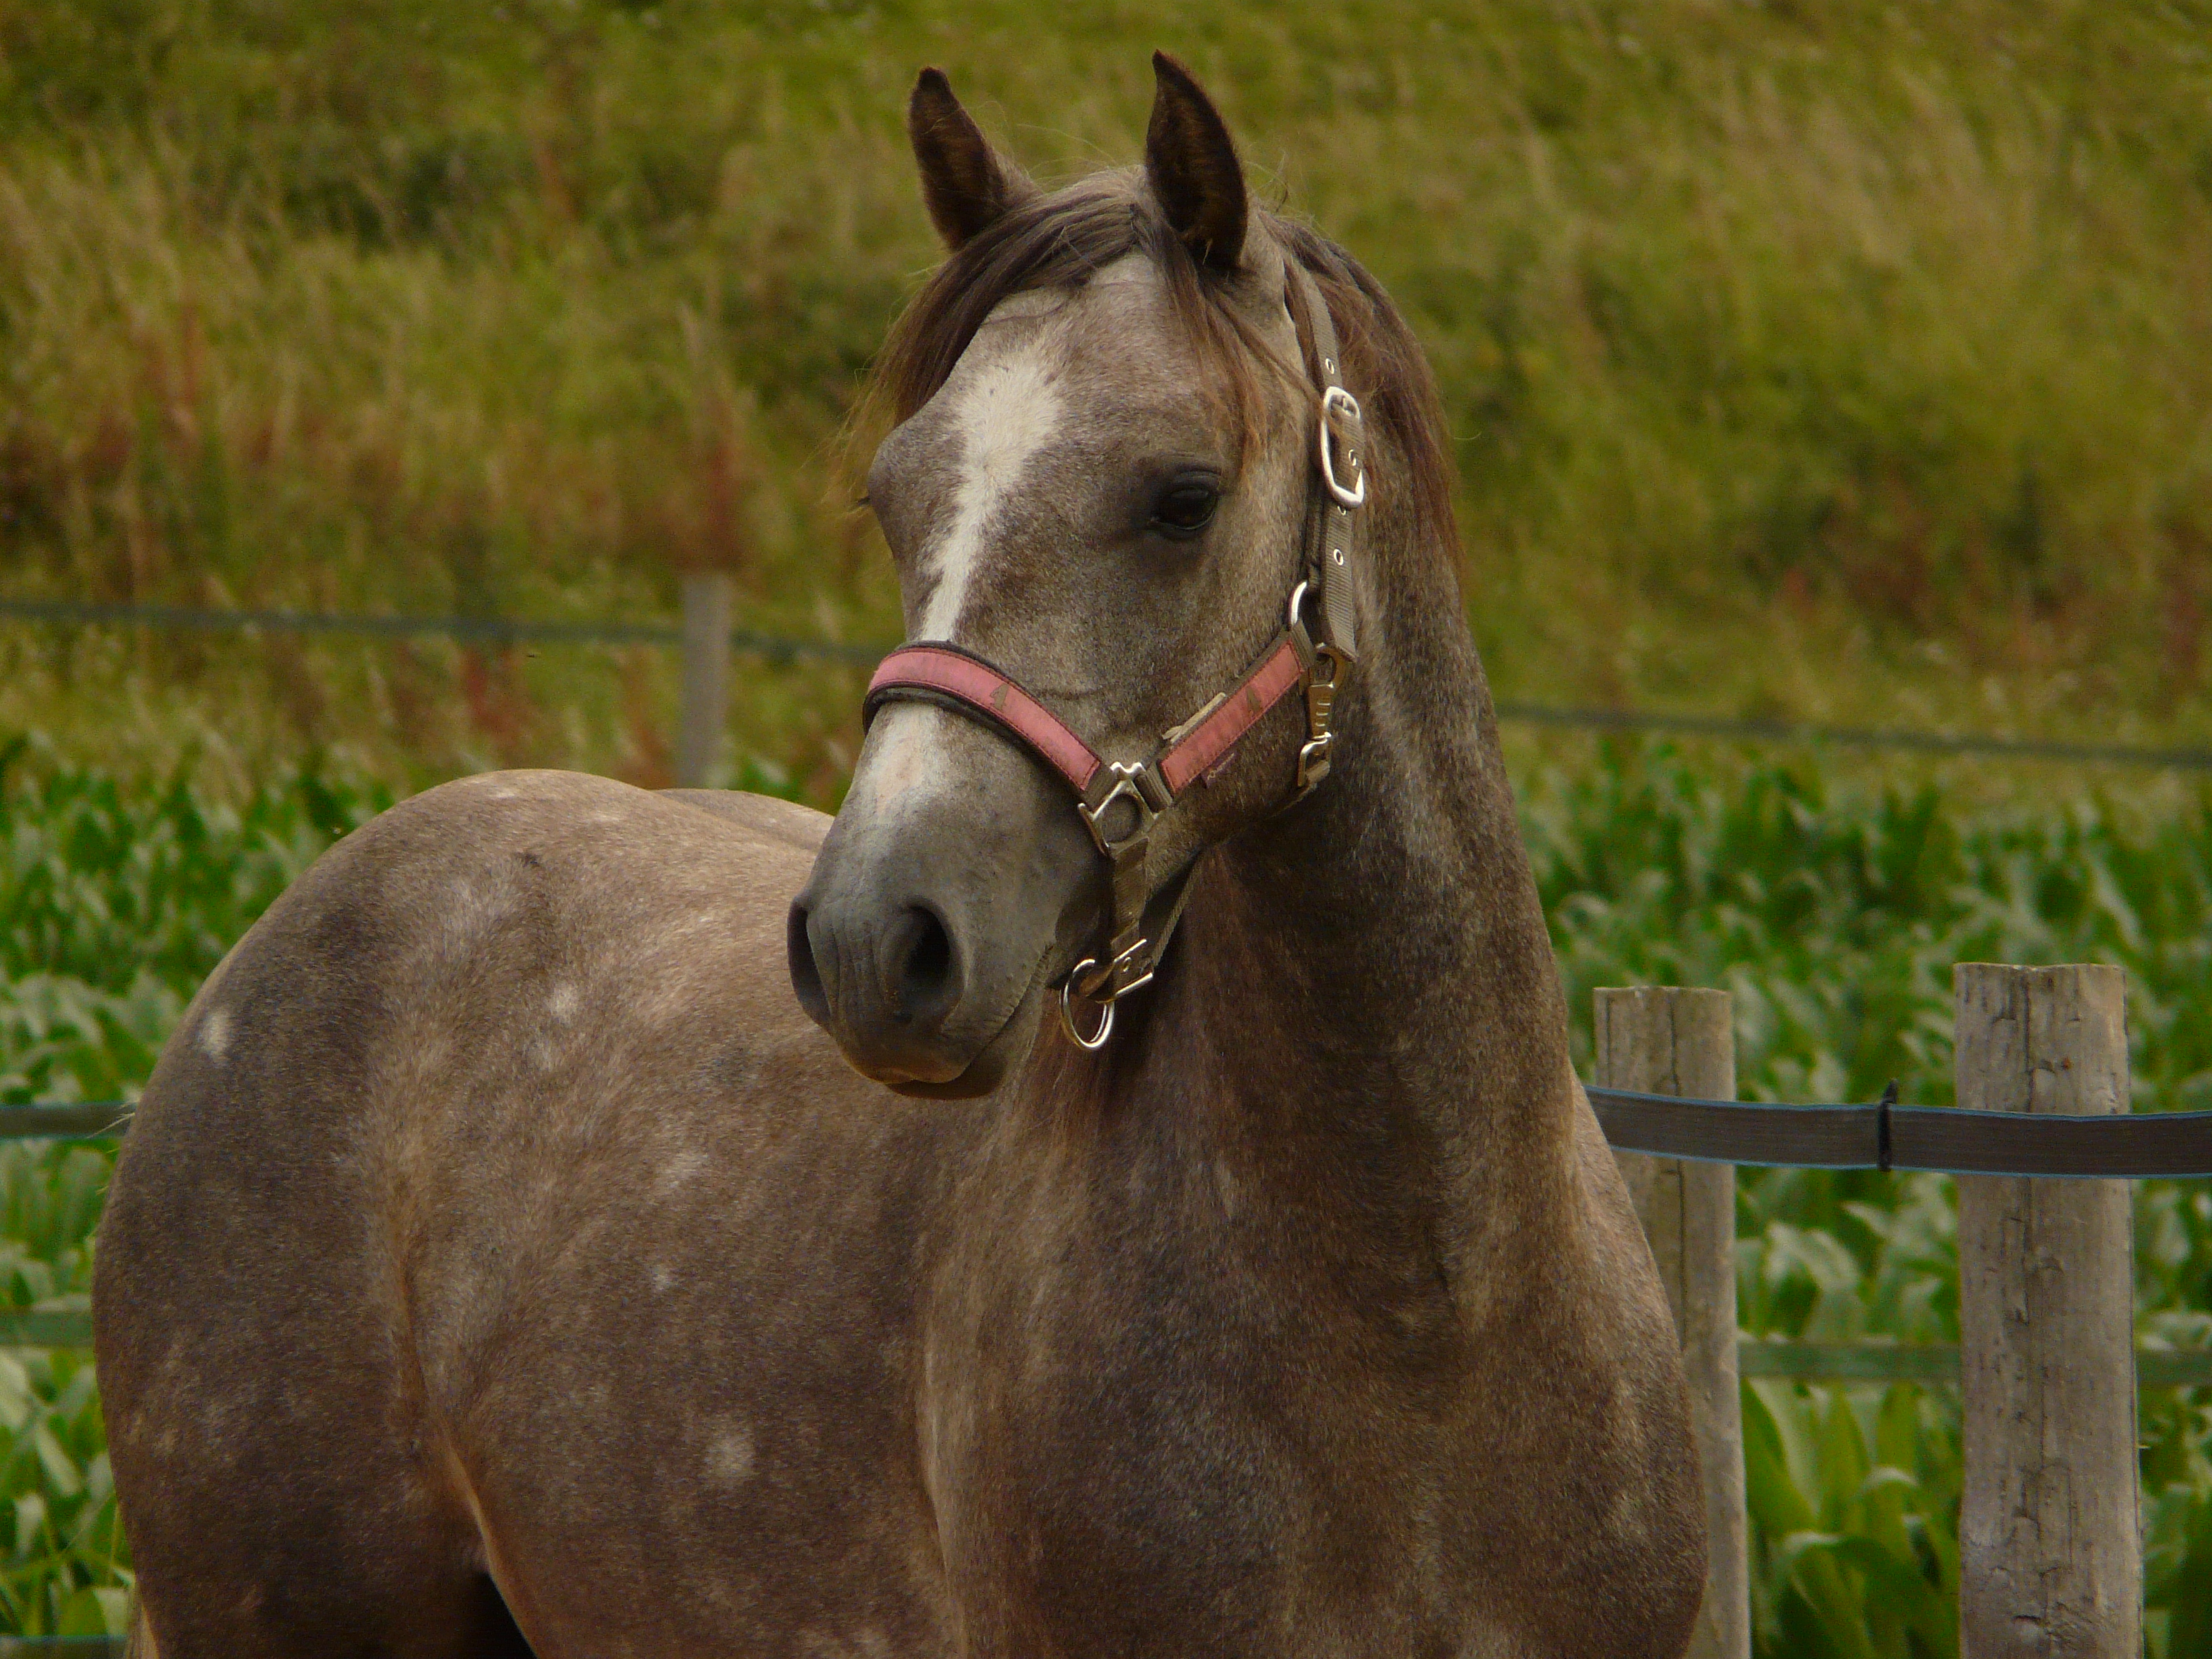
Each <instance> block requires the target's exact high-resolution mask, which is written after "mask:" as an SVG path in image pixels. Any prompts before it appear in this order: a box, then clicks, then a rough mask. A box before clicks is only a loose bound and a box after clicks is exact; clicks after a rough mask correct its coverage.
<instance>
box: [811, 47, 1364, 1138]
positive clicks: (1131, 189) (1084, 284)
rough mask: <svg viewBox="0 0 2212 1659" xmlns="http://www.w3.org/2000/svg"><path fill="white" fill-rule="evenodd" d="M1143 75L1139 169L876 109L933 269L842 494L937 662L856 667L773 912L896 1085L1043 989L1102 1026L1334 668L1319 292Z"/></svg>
mask: <svg viewBox="0 0 2212 1659" xmlns="http://www.w3.org/2000/svg"><path fill="white" fill-rule="evenodd" d="M1154 67H1155V70H1156V73H1157V76H1158V94H1157V98H1156V101H1155V103H1154V105H1153V108H1152V119H1151V124H1150V128H1149V131H1148V133H1147V137H1146V154H1145V161H1144V165H1143V167H1141V168H1132V169H1127V170H1124V171H1116V172H1109V173H1100V174H1097V175H1095V176H1093V177H1091V178H1089V179H1085V180H1083V181H1081V182H1079V183H1078V184H1075V185H1072V186H1070V187H1068V188H1066V189H1065V190H1062V191H1057V192H1052V193H1048V192H1045V191H1041V190H1039V189H1038V188H1037V187H1036V185H1033V184H1032V183H1030V181H1029V180H1028V179H1026V178H1025V177H1024V176H1023V175H1022V174H1021V173H1019V172H1018V171H1017V170H1016V169H1015V168H1013V167H1012V166H1011V165H1009V164H1008V163H1007V162H1006V161H1004V160H1002V159H1001V158H1000V157H999V156H998V155H995V154H994V152H993V151H992V149H991V148H990V147H989V145H988V144H987V143H986V142H985V140H984V138H983V137H982V135H981V132H980V131H978V129H977V128H976V126H975V122H974V121H973V120H972V119H971V118H970V117H969V114H968V113H967V112H966V111H965V110H964V109H963V108H962V107H961V106H960V104H959V103H958V101H957V100H956V99H955V98H954V96H953V94H952V90H951V87H950V86H949V84H947V82H946V81H945V77H944V76H942V75H941V74H939V73H938V72H937V71H935V70H925V71H924V72H923V74H922V76H921V79H920V80H919V82H917V84H916V85H915V89H914V94H913V97H912V100H911V102H910V104H909V106H908V130H909V133H910V135H911V137H912V139H913V143H914V149H915V155H916V157H917V159H918V161H919V162H920V164H921V177H922V187H923V194H924V197H925V198H926V200H927V204H928V207H929V210H930V213H931V216H932V218H933V221H934V222H935V223H936V225H937V227H938V229H939V232H940V233H941V234H942V235H943V237H944V239H945V242H946V243H947V245H948V246H949V247H950V249H951V258H949V259H948V261H947V262H946V264H945V266H944V267H943V268H942V269H941V270H939V272H938V273H937V275H936V276H935V277H934V278H933V281H932V282H931V283H929V284H928V285H927V288H926V289H924V290H923V292H922V293H921V295H919V296H918V297H917V299H916V300H915V303H914V305H913V306H912V307H910V308H909V310H908V313H907V314H906V315H905V317H904V318H903V319H902V321H901V323H900V325H899V326H898V328H897V329H896V331H895V332H894V334H893V337H892V339H891V342H890V345H889V347H888V348H887V349H886V352H885V355H884V359H883V362H882V363H881V364H880V365H879V368H878V392H879V394H880V395H881V397H882V398H883V399H884V402H885V403H886V404H888V405H889V409H890V415H891V416H892V418H893V419H894V420H895V421H896V425H895V427H894V428H893V429H892V430H891V431H890V434H889V435H888V436H887V437H886V438H885V439H884V441H883V443H882V445H881V447H879V449H878V451H877V453H876V456H875V459H874V464H873V465H872V468H871V469H870V471H869V474H868V482H867V500H868V503H869V505H870V507H871V508H872V510H873V512H874V513H875V515H876V518H877V520H878V523H879V524H880V525H881V526H882V528H883V532H884V539H885V540H886V542H887V543H888V544H890V550H891V553H892V556H893V557H894V558H895V559H896V562H897V567H898V574H899V581H900V588H901V592H902V599H903V605H904V611H905V621H906V627H907V632H908V640H909V641H914V642H915V643H916V644H920V643H921V642H930V643H931V644H933V645H934V646H937V647H942V648H941V649H940V650H939V651H936V652H934V653H916V652H915V651H913V650H912V649H911V648H909V650H908V651H906V652H902V653H900V660H904V661H905V662H906V663H907V664H908V665H909V667H913V668H914V669H915V672H913V673H911V674H909V675H908V676H907V678H903V679H902V678H900V677H899V676H898V675H897V674H896V673H894V674H892V675H890V677H889V678H888V680H887V678H886V676H885V675H884V673H879V674H878V683H877V690H876V696H874V697H872V723H871V725H870V727H869V730H868V734H867V738H866V744H865V745H864V747H863V748H862V750H861V753H860V761H859V764H858V766H857V768H856V769H855V771H854V778H853V785H852V789H851V792H850V793H849V794H848V797H847V799H846V801H845V805H844V807H843V810H842V811H840V812H839V813H838V815H837V818H836V824H835V826H834V827H833V828H832V829H831V830H830V832H829V837H828V839H827V841H826V842H824V844H823V848H822V853H821V856H820V859H819V860H818V861H817V864H816V866H815V867H814V872H813V875H812V878H811V880H810V881H809V882H808V884H807V885H806V888H805V891H804V892H802V893H801V894H800V895H799V898H798V899H797V901H796V902H794V903H793V906H792V909H791V917H790V927H789V949H790V962H791V975H792V981H793V987H794V988H795V990H796V991H797V994H798V996H799V1001H800V1002H801V1004H802V1005H803V1006H805V1009H806V1012H808V1013H809V1014H810V1015H811V1017H812V1018H814V1019H815V1020H816V1021H817V1023H818V1024H821V1025H822V1026H823V1028H825V1029H826V1030H828V1031H829V1033H830V1034H831V1035H832V1036H835V1037H836V1040H837V1042H838V1043H839V1045H840V1046H841V1048H842V1050H843V1052H844V1054H845V1055H846V1057H847V1059H848V1060H850V1062H851V1063H852V1064H853V1065H854V1066H855V1067H857V1068H858V1069H859V1070H860V1071H861V1072H862V1073H865V1074H866V1075H867V1076H869V1077H871V1078H873V1079H877V1080H878V1081H880V1082H882V1083H884V1084H887V1085H890V1086H891V1087H892V1088H895V1089H897V1090H899V1091H902V1092H905V1093H908V1094H915V1095H925V1096H941V1097H960V1096H975V1095H981V1094H985V1093H987V1092H989V1091H991V1090H993V1089H994V1088H995V1087H997V1086H998V1085H999V1084H1000V1082H1001V1081H1002V1080H1003V1079H1006V1077H1007V1076H1008V1075H1009V1073H1011V1072H1012V1070H1013V1069H1015V1068H1016V1067H1017V1066H1018V1065H1019V1064H1020V1063H1021V1062H1022V1061H1023V1060H1024V1059H1025V1057H1026V1056H1027V1055H1028V1054H1029V1052H1030V1048H1031V1047H1032V1045H1033V1043H1034V1042H1035V1040H1036V1035H1037V1032H1038V1030H1039V1026H1040V1021H1041V1015H1042V1012H1043V1010H1044V1009H1045V1007H1046V1006H1047V1003H1048V999H1050V998H1051V997H1052V996H1053V995H1054V989H1055V987H1058V989H1059V991H1060V994H1061V996H1062V998H1063V1003H1062V1006H1063V1008H1064V1007H1065V1006H1066V1002H1065V998H1066V994H1068V993H1069V992H1070V991H1071V990H1075V991H1079V992H1081V994H1083V995H1084V996H1085V997H1091V998H1094V999H1096V1000H1100V1001H1103V1002H1104V1003H1105V1004H1106V1008H1105V1011H1104V1012H1105V1018H1110V1015H1111V1000H1112V998H1113V997H1115V996H1116V995H1119V994H1122V992H1124V991H1125V990H1127V989H1129V988H1133V984H1134V983H1141V977H1140V975H1139V969H1141V973H1142V974H1144V975H1148V974H1149V973H1150V971H1151V967H1152V961H1153V960H1154V959H1156V957H1157V954H1158V949H1159V948H1160V946H1161V945H1162V943H1163V942H1164V936H1165V933H1166V932H1167V931H1169V930H1170V929H1171V928H1172V926H1173V900H1174V896H1176V895H1177V894H1179V892H1180V890H1181V885H1182V880H1183V879H1184V878H1185V877H1186V876H1187V874H1188V870H1189V868H1190V866H1191V865H1192V864H1193V863H1194V860H1196V859H1197V858H1198V856H1199V855H1200V854H1201V853H1202V852H1204V851H1205V849H1206V848H1207V847H1209V846H1211V845H1212V844H1214V843H1215V842H1218V841H1220V840H1222V839H1224V838H1225V837H1226V836H1229V835H1231V834H1233V833H1234V832H1235V831H1236V830H1237V829H1239V828H1240V827H1242V826H1244V825H1246V824H1249V823H1253V822H1255V821H1256V820H1258V819H1260V818H1261V817H1266V816H1267V815H1268V814H1269V813H1271V812H1273V811H1276V810H1278V809H1279V808H1280V807H1282V806H1283V805H1285V803H1286V802H1288V801H1290V800H1291V799H1294V798H1295V797H1296V796H1297V795H1298V794H1299V793H1301V787H1302V786H1304V787H1310V785H1311V784H1312V783H1313V782H1314V781H1316V779H1317V777H1318V775H1319V774H1320V771H1321V769H1322V767H1321V765H1320V764H1318V763H1316V755H1315V753H1314V751H1315V750H1316V749H1319V750H1322V751H1323V753H1324V754H1325V750H1326V748H1327V739H1328V733H1327V732H1326V730H1325V726H1326V702H1327V698H1328V696H1332V695H1333V688H1332V687H1331V686H1330V684H1329V682H1331V681H1333V679H1334V675H1335V673H1336V671H1338V669H1339V668H1340V666H1341V664H1342V661H1343V659H1345V658H1346V657H1347V656H1348V655H1349V652H1348V649H1346V643H1347V642H1346V641H1344V640H1343V639H1341V638H1339V639H1337V640H1336V641H1335V642H1334V644H1335V647H1336V648H1335V650H1334V653H1332V650H1331V646H1330V641H1329V640H1328V627H1327V626H1326V623H1325V619H1324V618H1323V617H1322V614H1321V599H1322V594H1321V586H1322V584H1321V581H1320V569H1321V567H1320V566H1319V565H1317V564H1316V563H1315V562H1314V560H1315V558H1316V549H1317V547H1319V546H1320V545H1321V544H1322V538H1321V533H1320V532H1319V531H1318V530H1317V528H1316V526H1318V525H1319V523H1320V520H1321V519H1322V517H1325V516H1326V512H1325V509H1326V507H1327V505H1328V503H1327V502H1326V501H1323V500H1322V498H1321V497H1320V496H1319V495H1317V494H1316V490H1317V489H1318V485H1317V483H1316V472H1317V469H1316V459H1315V458H1316V432H1317V430H1318V431H1321V432H1322V433H1323V434H1324V435H1325V434H1326V433H1327V431H1328V423H1329V416H1328V413H1327V412H1326V411H1327V408H1328V404H1327V403H1326V400H1323V401H1322V403H1321V404H1318V405H1317V401H1316V399H1317V394H1318V392H1319V391H1320V390H1321V389H1322V388H1321V387H1317V386H1316V380H1317V379H1318V380H1322V381H1323V382H1324V383H1326V382H1328V380H1329V379H1330V378H1331V377H1333V376H1334V373H1335V367H1336V366H1335V364H1334V360H1333V357H1331V356H1329V354H1328V352H1325V351H1323V350H1322V346H1323V345H1328V344H1331V343H1333V341H1334V333H1333V325H1332V324H1331V323H1330V322H1329V320H1328V315H1327V306H1326V301H1325V300H1324V299H1323V298H1322V294H1321V290H1320V289H1319V288H1318V287H1317V286H1316V283H1314V281H1313V279H1312V277H1311V276H1310V275H1309V274H1306V273H1305V272H1304V268H1303V267H1302V266H1301V265H1300V264H1299V263H1298V261H1297V257H1296V253H1295V250H1294V247H1293V240H1292V239H1293V238H1294V237H1295V236H1296V235H1297V233H1295V232H1293V231H1292V230H1291V228H1289V227H1288V226H1286V225H1285V223H1284V222H1281V221H1279V220H1278V219H1276V218H1275V217H1274V216H1273V215H1270V214H1268V213H1266V212H1265V211H1263V210H1257V209H1255V208H1254V207H1253V206H1252V205H1251V204H1250V202H1249V197H1248V194H1247V191H1246V187H1245V182H1244V175H1243V167H1242V165H1241V164H1240V162H1239V161H1238V160H1237V151H1236V148H1235V146H1234V144H1233V143H1232V141H1231V137H1230V135H1229V132H1228V129H1227V128H1226V126H1225V125H1224V123H1223V121H1222V119H1221V117H1220V116H1219V114H1218V112H1216V111H1215V109H1214V107H1213V106H1212V104H1211V103H1210V102H1209V101H1208V100H1207V99H1206V94H1204V93H1203V92H1202V91H1201V90H1200V88H1199V87H1198V86H1197V84H1196V83H1195V82H1194V81H1193V80H1192V79H1191V78H1190V76H1189V75H1188V73H1187V72H1186V71H1185V70H1183V69H1182V67H1181V66H1180V65H1179V64H1176V63H1175V61H1174V60H1173V59H1171V58H1167V57H1166V56H1164V54H1163V55H1159V56H1157V57H1156V58H1155V59H1154ZM1309 240H1313V239H1310V238H1309ZM1316 313H1320V315H1319V317H1318V319H1316ZM1316 321H1318V325H1319V326H1318V332H1316ZM1301 322H1304V324H1305V325H1306V326H1305V328H1304V331H1303V332H1302V331H1301V327H1300V324H1301ZM1335 395H1336V396H1338V397H1339V398H1340V406H1341V407H1344V408H1348V409H1349V410H1350V411H1351V416H1350V418H1351V419H1352V421H1353V422H1356V421H1357V418H1358V406H1357V404H1356V402H1354V401H1353V400H1352V398H1350V397H1349V396H1348V395H1346V394H1344V393H1343V392H1342V390H1341V389H1340V388H1339V389H1338V391H1337V392H1336V394H1335ZM1317 407H1319V408H1321V409H1322V411H1323V412H1322V413H1321V414H1320V415H1318V416H1317V414H1316V409H1317ZM1338 436H1339V438H1340V439H1342V438H1343V436H1344V435H1343V434H1342V433H1340V434H1339V435H1338ZM1322 453H1323V454H1328V453H1330V452H1329V451H1328V447H1327V445H1326V443H1324V445H1323V447H1322ZM1334 453H1335V454H1336V455H1338V456H1339V457H1340V458H1341V459H1342V465H1343V468H1344V471H1345V473H1346V477H1350V476H1352V471H1353V469H1355V468H1356V467H1357V466H1358V464H1359V463H1358V459H1357V455H1356V449H1353V448H1352V447H1349V446H1348V445H1343V444H1340V447H1339V448H1338V449H1337V450H1336V451H1335V452H1334ZM1329 483H1330V484H1331V487H1333V488H1338V490H1339V494H1340V495H1341V496H1342V498H1343V499H1344V500H1345V501H1356V499H1357V497H1356V496H1355V495H1353V494H1352V492H1351V491H1350V489H1346V488H1342V487H1340V480H1339V479H1338V477H1337V475H1336V473H1335V472H1334V471H1332V472H1331V473H1330V474H1329ZM1362 493H1364V492H1362ZM1316 501H1321V502H1322V510H1321V511H1318V512H1317V510H1316ZM1338 563H1339V565H1340V566H1341V565H1342V563H1343V561H1342V560H1341V559H1339V560H1338ZM1305 574H1312V575H1313V576H1314V578H1315V580H1314V582H1313V583H1312V584H1311V592H1310V593H1309V592H1307V590H1306V587H1304V586H1302V584H1301V578H1302V576H1303V575H1305ZM1342 580H1343V587H1342V592H1341V593H1340V594H1338V593H1334V592H1333V593H1332V594H1331V595H1330V596H1329V605H1328V610H1329V611H1330V612H1331V614H1332V616H1333V617H1334V619H1335V629H1336V632H1337V633H1338V634H1339V635H1343V634H1346V633H1348V632H1350V631H1351V627H1352V623H1351V622H1350V620H1349V618H1350V617H1352V615H1353V614H1355V613H1356V607H1357V605H1358V600H1357V599H1356V596H1354V595H1353V594H1352V591H1351V590H1352V578H1351V576H1350V574H1348V573H1342ZM1316 640H1318V641H1321V643H1320V644H1319V646H1318V647H1317V646H1316ZM1271 648H1272V649H1273V651H1274V652H1275V653H1276V654H1275V655H1273V656H1270V654H1269V653H1270V650H1271ZM925 658H927V661H925V660H924V659H925ZM888 666H890V665H887V667H888ZM963 677H964V678H963ZM1316 684H1321V685H1322V687H1323V692H1322V703H1321V708H1322V712H1321V713H1320V714H1316V702H1315V696H1314V693H1313V691H1312V687H1313V686H1314V685H1316ZM1300 686H1303V687H1305V688H1307V690H1308V696H1305V697H1304V698H1301V697H1298V696H1291V695H1288V693H1289V692H1290V691H1291V690H1294V689H1297V687H1300ZM1010 699H1011V707H1012V709H1013V710H1014V711H1016V712H1014V713H1011V714H1010V713H1009V707H1010V702H1009V700H1010ZM1021 710H1030V711H1032V715H1033V718H1031V719H1030V720H1029V722H1028V723H1027V724H1026V725H1025V724H1024V720H1023V719H1022V718H1020V717H1019V712H1018V711H1021ZM994 717H996V718H995V720H994ZM1209 720H1211V721H1212V726H1211V727H1208V726H1207V722H1208V721H1209ZM1316 722H1319V724H1318V725H1317V724H1316ZM1055 727H1056V728H1057V731H1056V732H1055V731H1054V728H1055ZM1232 727H1233V728H1234V730H1233V731H1232V730H1231V728H1232ZM1201 728H1206V729H1204V730H1201ZM1317 732H1318V735H1319V738H1320V741H1319V742H1318V743H1316V733H1317ZM1194 733H1195V734H1197V739H1198V740H1196V741H1192V740H1191V739H1192V738H1193V736H1194ZM1010 738H1011V739H1012V740H1010ZM1178 741H1180V742H1182V749H1181V750H1180V751H1179V752H1176V750H1175V745H1176V744H1177V743H1178ZM1063 750H1065V751H1066V752H1068V753H1073V754H1074V755H1075V757H1076V758H1075V761H1074V763H1073V764H1072V765H1071V764H1067V763H1063V755H1062V752H1061V751H1063ZM1216 750H1218V751H1219V752H1218V753H1216V752H1215V751H1216ZM1302 757H1303V762H1304V763H1302ZM1178 766H1180V767H1181V768H1182V775H1178V772H1177V768H1178ZM1071 785H1073V787H1074V790H1075V793H1076V794H1077V796H1078V799H1077V800H1076V801H1073V802H1072V801H1071V799H1070V787H1071ZM1078 805H1079V806H1081V808H1082V809H1083V810H1082V811H1077V810H1074V809H1075V808H1076V807H1077V806H1078ZM1140 832H1141V834H1140ZM1137 842H1141V844H1136V843H1137ZM1133 844H1134V846H1135V850H1134V851H1133V852H1132V851H1131V850H1130V849H1131V848H1132V846H1133ZM1102 853H1103V854H1106V856H1105V857H1104V858H1102V857H1101V854H1102ZM1132 940H1133V941H1135V944H1134V945H1132V944H1131V941H1132ZM1140 947H1141V948H1140ZM1145 951H1150V952H1151V955H1149V956H1146V955H1144V952H1145ZM1117 953H1118V954H1117ZM1117 963H1118V964H1119V967H1118V978H1116V977H1115V975H1116V973H1117V968H1116V964H1117ZM1071 979H1073V985H1071V983H1070V981H1071ZM1074 1029H1075V1028H1074V1026H1073V1024H1071V1026H1070V1030H1071V1031H1073V1030H1074ZM1101 1035H1103V1029H1102V1031H1101ZM1079 1040H1081V1039H1080V1038H1079Z"/></svg>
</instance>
